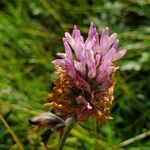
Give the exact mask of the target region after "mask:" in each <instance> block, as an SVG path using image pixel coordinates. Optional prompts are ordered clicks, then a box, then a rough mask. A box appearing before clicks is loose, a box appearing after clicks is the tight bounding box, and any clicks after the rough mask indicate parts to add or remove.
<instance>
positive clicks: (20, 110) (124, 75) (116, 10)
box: [0, 0, 150, 150]
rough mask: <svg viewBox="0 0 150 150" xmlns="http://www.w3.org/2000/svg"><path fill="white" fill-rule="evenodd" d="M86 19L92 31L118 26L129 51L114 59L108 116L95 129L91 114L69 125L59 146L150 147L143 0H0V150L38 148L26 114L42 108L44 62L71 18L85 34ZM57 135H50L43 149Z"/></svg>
mask: <svg viewBox="0 0 150 150" xmlns="http://www.w3.org/2000/svg"><path fill="white" fill-rule="evenodd" d="M91 21H92V22H94V25H95V26H96V27H97V28H98V30H99V31H101V30H102V28H103V27H105V26H109V28H110V31H111V33H112V32H117V33H118V35H119V39H120V47H121V48H126V49H127V50H128V51H127V53H126V55H125V57H124V58H123V59H122V60H121V61H119V62H118V63H117V64H118V65H119V66H120V69H119V70H118V73H117V75H116V78H115V80H116V89H115V100H114V103H113V106H112V109H111V114H112V116H113V118H114V119H113V120H110V121H108V122H106V123H104V124H103V126H102V127H101V128H100V127H98V126H97V125H96V122H95V121H94V120H92V119H89V121H88V122H86V123H80V124H78V125H76V127H75V128H74V129H73V130H72V132H71V134H70V137H69V138H68V140H67V143H66V146H65V150H107V149H108V150H123V149H125V150H126V149H127V150H149V149H150V140H149V139H150V138H149V137H148V133H149V132H148V131H149V130H150V99H149V93H150V0H120V1H119V0H13V1H11V0H1V1H0V114H1V116H0V150H9V149H10V150H18V149H25V150H44V146H43V145H42V144H41V138H40V134H41V132H42V131H40V132H38V133H35V132H33V130H32V127H31V126H30V125H29V124H28V119H29V118H30V117H32V116H34V115H36V114H38V113H39V112H41V111H47V109H45V108H43V104H44V103H45V102H47V94H48V92H49V91H51V89H52V84H53V81H54V77H55V74H54V66H53V65H51V64H50V62H51V60H53V59H54V58H56V53H57V52H58V51H59V52H62V51H63V45H62V37H63V36H64V32H65V31H68V32H70V31H71V29H72V27H73V25H74V24H76V25H77V26H78V27H79V29H80V30H81V31H82V33H83V35H84V36H86V35H87V31H88V28H89V25H90V22H91ZM2 116H3V118H2ZM4 123H5V125H4ZM6 123H7V124H8V125H9V126H7V128H6V127H5V126H6ZM12 132H13V133H12ZM142 133H144V134H143V137H142V139H140V140H136V139H133V142H132V143H131V144H128V143H125V142H124V141H126V140H128V139H130V138H133V137H134V136H137V135H139V134H142ZM58 137H59V135H58V134H57V133H54V134H53V135H52V136H51V138H50V140H49V149H51V150H55V149H56V145H57V142H58ZM144 137H145V138H144ZM16 138H17V139H16ZM17 140H18V141H17ZM18 143H20V145H19V144H18ZM72 145H73V146H72ZM21 147H22V148H21Z"/></svg>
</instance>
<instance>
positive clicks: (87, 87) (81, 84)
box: [76, 74, 91, 92]
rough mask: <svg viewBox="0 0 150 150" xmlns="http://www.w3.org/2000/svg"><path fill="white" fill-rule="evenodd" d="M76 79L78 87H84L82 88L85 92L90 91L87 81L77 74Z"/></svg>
mask: <svg viewBox="0 0 150 150" xmlns="http://www.w3.org/2000/svg"><path fill="white" fill-rule="evenodd" d="M76 80H77V81H78V82H77V86H79V87H84V89H85V90H86V91H87V92H90V91H91V87H90V85H89V83H88V82H86V81H85V80H84V79H83V78H81V77H80V76H79V75H78V74H77V78H76Z"/></svg>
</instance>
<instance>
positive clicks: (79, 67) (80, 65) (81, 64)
mask: <svg viewBox="0 0 150 150" xmlns="http://www.w3.org/2000/svg"><path fill="white" fill-rule="evenodd" d="M74 65H75V69H76V70H77V71H78V72H80V73H81V74H82V75H83V76H84V75H85V73H86V68H85V63H84V62H78V61H76V60H74Z"/></svg>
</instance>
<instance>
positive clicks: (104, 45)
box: [100, 27, 109, 55]
mask: <svg viewBox="0 0 150 150" xmlns="http://www.w3.org/2000/svg"><path fill="white" fill-rule="evenodd" d="M108 49H109V28H108V27H106V28H105V29H103V31H102V35H101V38H100V51H101V53H102V54H103V55H105V54H106V53H107V51H108Z"/></svg>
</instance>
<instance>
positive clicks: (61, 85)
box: [45, 23, 126, 125]
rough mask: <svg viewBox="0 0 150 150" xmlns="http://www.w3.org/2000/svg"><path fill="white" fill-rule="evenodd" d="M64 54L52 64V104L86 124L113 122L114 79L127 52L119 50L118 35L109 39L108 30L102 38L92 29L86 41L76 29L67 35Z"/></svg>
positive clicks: (67, 115)
mask: <svg viewBox="0 0 150 150" xmlns="http://www.w3.org/2000/svg"><path fill="white" fill-rule="evenodd" d="M63 44H64V50H65V52H64V53H58V56H59V57H60V59H56V60H54V61H52V63H53V64H54V65H55V66H56V69H57V78H56V81H55V87H54V90H53V93H51V94H49V98H50V99H51V102H50V103H46V104H45V105H46V106H52V107H53V108H54V109H55V110H57V111H59V112H60V113H61V115H62V116H64V117H66V118H67V117H73V118H74V119H75V120H76V121H85V120H87V119H88V118H89V116H92V117H94V118H96V119H97V120H98V122H99V124H100V125H101V124H102V123H103V122H104V121H105V120H108V119H111V117H110V115H109V111H110V110H109V109H110V106H111V104H112V101H113V91H114V81H113V75H114V74H115V72H116V70H117V69H118V67H117V66H116V65H115V64H114V62H115V61H117V60H118V59H120V58H122V57H123V55H124V54H125V53H126V50H125V49H123V50H118V44H119V40H118V38H117V34H116V33H113V34H112V35H109V28H108V27H105V28H104V29H103V30H102V33H101V35H99V34H98V32H97V30H96V27H94V26H93V23H91V26H90V28H89V32H88V37H87V39H86V40H84V38H83V36H82V35H81V33H80V30H79V29H78V28H77V27H76V26H74V28H73V31H72V34H69V33H68V32H66V33H65V37H64V38H63Z"/></svg>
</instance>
